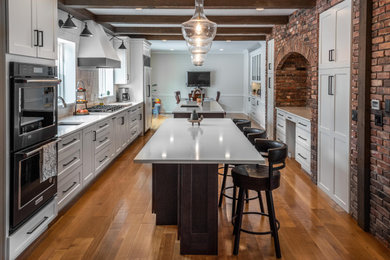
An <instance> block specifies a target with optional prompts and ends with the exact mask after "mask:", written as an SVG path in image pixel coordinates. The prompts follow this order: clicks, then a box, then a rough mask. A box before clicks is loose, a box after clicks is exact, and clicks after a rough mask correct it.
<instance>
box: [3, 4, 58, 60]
mask: <svg viewBox="0 0 390 260" xmlns="http://www.w3.org/2000/svg"><path fill="white" fill-rule="evenodd" d="M56 25H57V0H8V36H9V38H8V39H9V42H8V46H9V47H8V52H9V53H12V54H18V55H25V56H30V57H38V58H45V59H53V60H54V59H56V58H57V27H56Z"/></svg>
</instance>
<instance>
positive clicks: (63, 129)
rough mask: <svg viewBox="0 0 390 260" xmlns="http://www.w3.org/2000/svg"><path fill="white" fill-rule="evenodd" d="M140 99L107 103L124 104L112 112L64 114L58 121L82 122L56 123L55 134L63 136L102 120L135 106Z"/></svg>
mask: <svg viewBox="0 0 390 260" xmlns="http://www.w3.org/2000/svg"><path fill="white" fill-rule="evenodd" d="M141 103H142V101H138V102H129V103H111V104H109V105H122V106H126V107H124V108H122V109H120V110H117V111H115V112H112V113H90V114H89V115H77V116H76V115H71V116H66V117H63V118H60V119H59V123H61V122H82V123H81V124H79V125H58V131H57V135H58V137H63V136H65V135H68V134H71V133H74V132H77V131H79V130H81V129H83V128H86V127H88V126H90V125H92V124H94V123H97V122H99V121H101V120H104V119H106V118H109V117H112V116H113V115H115V114H118V113H121V112H123V111H125V110H126V109H129V108H132V107H135V106H137V105H139V104H141Z"/></svg>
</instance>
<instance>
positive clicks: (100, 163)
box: [95, 146, 110, 174]
mask: <svg viewBox="0 0 390 260" xmlns="http://www.w3.org/2000/svg"><path fill="white" fill-rule="evenodd" d="M109 162H110V146H107V147H106V148H104V149H103V150H102V151H101V152H99V153H97V154H96V155H95V174H97V173H99V172H100V171H101V170H103V169H104V167H106V166H107V165H108V164H109Z"/></svg>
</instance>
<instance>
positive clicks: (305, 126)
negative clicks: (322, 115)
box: [298, 122, 307, 127]
mask: <svg viewBox="0 0 390 260" xmlns="http://www.w3.org/2000/svg"><path fill="white" fill-rule="evenodd" d="M298 124H300V125H301V126H304V127H307V125H305V124H302V123H301V122H298Z"/></svg>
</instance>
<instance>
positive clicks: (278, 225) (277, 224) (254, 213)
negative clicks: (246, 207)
mask: <svg viewBox="0 0 390 260" xmlns="http://www.w3.org/2000/svg"><path fill="white" fill-rule="evenodd" d="M242 214H243V215H261V216H264V217H267V218H269V214H266V213H261V212H254V211H249V212H242ZM235 218H236V216H234V218H233V219H232V224H233V225H234V220H235ZM275 221H276V227H277V229H278V231H279V229H280V223H279V221H278V220H277V219H275ZM240 231H242V232H244V233H248V234H252V235H272V231H264V232H255V231H250V230H246V229H243V228H241V229H240Z"/></svg>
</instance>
